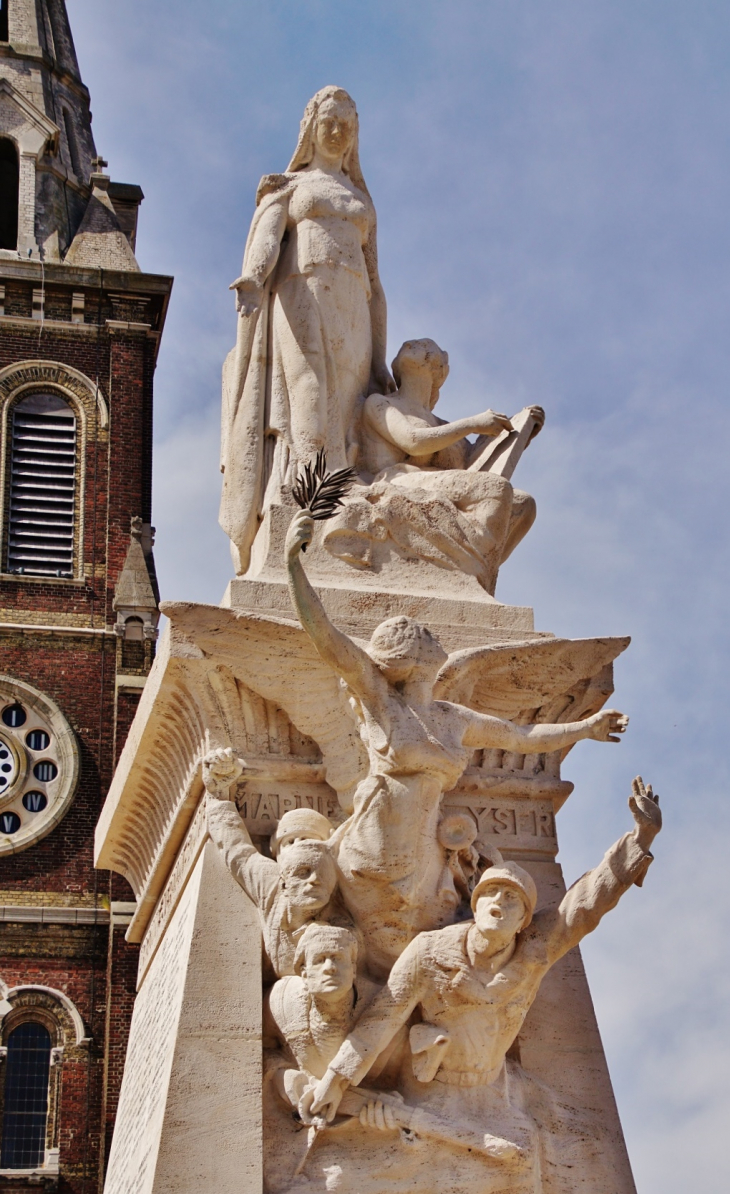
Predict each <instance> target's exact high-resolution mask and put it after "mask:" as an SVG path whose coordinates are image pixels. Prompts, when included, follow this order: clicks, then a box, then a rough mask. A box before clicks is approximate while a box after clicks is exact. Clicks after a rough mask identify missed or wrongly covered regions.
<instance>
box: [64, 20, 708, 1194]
mask: <svg viewBox="0 0 730 1194" xmlns="http://www.w3.org/2000/svg"><path fill="white" fill-rule="evenodd" d="M68 9H69V14H70V17H71V21H72V25H73V29H74V34H75V38H76V44H77V50H78V53H79V58H80V63H81V70H82V74H83V77H84V80H85V82H86V83H87V85H88V86H89V87H90V89H91V94H92V109H93V112H94V131H95V136H96V140H97V147H98V149H99V150H100V151H101V152H102V153H103V154H104V156H105V157H107V158H108V159H109V162H110V173H111V174H112V177H113V178H114V179H117V180H119V181H125V182H138V183H140V184H141V185H142V187H143V189H144V192H145V195H146V199H145V202H144V204H143V206H142V210H141V218H140V235H139V241H138V258H139V261H140V263H141V265H142V268H144V269H146V270H148V271H150V272H159V273H172V274H174V275H175V278H176V281H175V288H174V291H173V300H172V305H171V308H170V314H169V320H168V326H167V330H166V333H165V338H164V341H163V346H162V351H161V355H160V362H159V367H158V371H157V379H156V455H155V489H154V494H155V511H154V518H155V522H156V525H157V528H158V539H157V543H158V547H157V553H156V554H157V562H158V571H159V574H160V579H161V584H162V589H163V593H164V596H165V597H166V598H168V599H170V598H175V599H197V600H202V601H211V602H216V601H218V600H219V599H220V596H221V594H222V592H223V589H224V587H225V584H226V582H227V580H228V578H229V575H230V564H229V557H228V549H227V541H226V539H225V537H224V536H223V534H222V532H220V531H219V530H218V529H217V504H218V497H219V474H218V471H217V453H218V434H219V432H218V421H219V377H220V367H221V363H222V360H223V357H224V355H225V353H226V352H227V350H228V349H229V347H230V346H231V345H232V343H233V340H234V335H235V316H234V311H233V300H232V298H231V296H230V295H229V293H228V290H227V286H228V283H229V282H230V281H231V280H232V279H233V278H235V277H236V276H237V275H238V272H239V267H240V262H241V255H242V250H243V244H244V240H245V236H246V231H247V228H248V223H249V220H250V217H251V213H252V209H253V196H254V193H255V188H256V184H257V182H258V179H259V177H260V176H261V175H262V174H263V173H268V172H271V171H277V170H282V169H284V168H285V166H286V164H287V162H288V160H289V157H290V154H291V151H292V149H293V146H294V144H295V140H296V133H297V129H298V123H299V119H300V117H301V113H302V110H303V107H304V104H305V102H306V100H307V99H308V98H309V96H310V95H311V94H312V93H313V92H314V91H315V90H317V89H318V88H319V87H321V86H323V85H324V84H326V83H337V84H339V85H341V86H344V87H346V88H347V89H348V90H349V91H350V92H351V93H352V94H353V96H354V97H355V99H356V102H357V104H358V108H359V111H360V122H361V159H362V164H363V170H364V174H365V178H366V180H367V182H368V186H369V188H370V190H371V193H372V195H373V198H374V200H375V203H376V207H377V210H378V216H379V244H380V259H381V276H382V279H383V283H384V287H385V291H386V295H387V299H388V305H389V350H390V355H391V356H392V355H394V354H395V351H396V350H397V348H398V346H399V344H400V343H401V341H402V340H403V339H405V338H412V337H416V336H431V337H433V338H434V339H436V340H437V341H438V342H439V343H440V344H441V345H442V346H443V347H444V348H446V349H447V350H448V352H449V355H450V359H451V376H450V378H449V380H448V382H447V384H446V387H445V390H444V393H443V399H442V407H441V408H440V409H441V413H443V414H445V415H447V416H448V415H451V416H452V417H457V416H459V415H463V414H466V413H471V412H473V411H474V410H480V409H483V408H484V406H485V405H491V406H493V407H494V408H495V409H497V410H506V411H507V412H508V413H512V412H514V411H516V410H518V409H519V408H520V407H522V406H523V405H525V404H526V403H527V402H540V403H541V404H543V405H544V406H545V407H546V410H547V417H548V421H547V425H546V428H545V431H544V433H543V434H542V435H541V436H540V437H539V439H538V440H537V441H535V443H534V445H533V446H532V447H531V448H530V451H529V453H528V454H527V455H526V456H525V457H524V459H523V461H522V462H521V464H520V471H519V473H518V474H517V480H518V482H519V484H520V485H521V486H522V487H523V488H526V489H528V490H529V491H530V492H531V493H533V494H534V495H535V497H536V498H537V501H538V521H537V523H536V525H535V527H534V529H533V530H532V532H531V533H530V535H529V537H528V539H527V540H526V541H525V542H524V543H523V544H522V545H521V547H520V548H519V549H518V551H517V552H516V553H515V556H514V557H513V558H512V560H510V561H509V563H508V565H507V566H506V567H505V569H504V570H503V573H502V575H501V577H500V582H499V587H498V590H497V596H498V597H499V598H500V599H501V600H503V601H507V602H513V603H515V604H521V605H522V604H529V605H533V606H534V607H535V619H536V626H537V628H539V629H542V630H552V631H554V632H556V633H558V634H564V635H570V636H572V637H578V636H581V635H591V634H626V633H628V634H631V635H632V636H633V642H632V645H631V647H630V648H629V650H628V652H627V653H626V655H625V656H624V657H623V658H622V659H621V660H620V661H619V663H618V665H617V668H616V697H615V701H614V703H615V704H616V705H617V706H618V707H619V708H621V709H624V710H625V711H626V712H627V713H629V714H630V716H631V719H632V721H631V727H630V729H629V732H628V735H627V738H626V740H625V741H624V742H622V744H621V745H620V746H616V747H607V746H600V745H596V744H593V743H585V744H581V745H579V746H578V747H577V748H576V749H575V750H574V751H573V752H572V754H571V755H570V757H569V759H568V761H567V763H566V765H565V768H564V773H565V774H566V775H567V776H568V778H570V779H572V780H574V782H575V784H576V790H575V793H574V794H573V796H572V797H571V799H570V801H569V802H568V804H567V806H566V807H565V809H564V810H563V811H562V812H561V814H560V818H559V834H560V840H561V855H560V858H561V861H562V863H563V866H564V869H565V871H566V875H567V877H568V879H569V881H572V879H573V878H575V877H576V876H577V875H578V874H580V873H581V871H583V870H585V869H587V868H588V867H589V866H591V865H592V864H593V863H594V862H595V861H597V859H598V858H599V857H600V856H601V854H602V852H603V850H604V849H605V847H606V846H607V845H608V844H609V843H610V842H611V841H612V840H613V839H614V838H615V837H616V836H618V835H619V834H620V833H621V832H623V830H624V829H625V828H627V827H628V824H629V821H628V812H627V809H626V803H625V802H626V797H627V795H628V790H629V785H630V780H631V778H632V776H633V775H635V774H637V772H640V773H641V774H643V775H644V776H645V778H647V779H650V780H652V781H653V782H654V784H655V786H656V788H657V789H658V790H659V792H660V793H661V796H662V803H663V806H664V809H665V818H666V828H665V831H664V833H663V834H662V837H661V838H660V839H659V841H658V843H657V849H656V854H657V860H656V862H655V864H654V867H653V868H652V871H651V873H650V875H649V878H648V880H647V883H646V886H645V887H644V889H643V890H642V891H638V890H637V891H634V892H632V893H629V895H628V896H627V897H626V899H625V900H624V901H623V903H622V905H621V906H620V907H619V908H618V909H617V910H616V912H615V913H613V914H612V916H611V917H610V918H608V919H607V920H606V921H605V922H604V924H603V925H602V926H601V927H600V929H599V931H598V932H597V933H596V934H594V936H593V938H592V939H591V940H590V941H589V942H588V943H587V944H586V946H585V948H584V957H585V959H586V963H587V967H588V972H589V978H590V981H591V986H592V991H593V996H594V1000H595V1003H596V1008H597V1012H598V1016H599V1022H600V1025H601V1030H602V1033H603V1037H604V1043H605V1046H606V1051H607V1055H608V1059H609V1064H610V1067H611V1072H612V1076H613V1079H614V1084H615V1088H616V1094H617V1099H618V1103H619V1108H620V1111H621V1115H622V1119H623V1123H624V1128H625V1131H626V1136H627V1140H628V1144H629V1149H630V1153H631V1157H632V1162H633V1165H634V1169H635V1174H636V1179H637V1186H638V1188H639V1190H640V1192H641V1194H687V1191H688V1190H693V1191H694V1190H698V1191H699V1190H702V1191H703V1194H721V1192H723V1194H724V1191H726V1190H727V1188H728V1181H729V1178H728V1174H729V1172H730V1162H729V1161H728V1158H727V1150H726V1146H725V1137H726V1134H727V1123H728V1121H729V1117H730V1080H729V1079H728V1073H730V1023H729V1020H730V1013H729V1011H728V1009H729V1008H730V966H729V965H728V948H727V941H728V928H729V926H728V920H729V919H730V893H729V891H728V879H727V878H726V875H727V872H728V866H727V860H726V859H727V856H726V851H727V850H728V845H729V843H730V816H729V814H728V799H727V797H728V771H729V767H728V760H729V757H730V752H729V751H728V745H727V743H728V731H727V728H726V720H727V710H728V671H729V666H728V665H729V662H730V651H729V650H728V628H727V623H728V618H727V612H726V610H727V605H728V599H727V594H728V587H729V583H730V576H729V571H730V569H729V568H728V549H727V532H726V526H727V521H728V513H727V511H728V507H729V505H730V492H729V490H730V486H729V484H728V469H727V465H726V461H727V457H728V448H729V446H730V445H729V440H730V434H729V432H730V415H729V413H728V411H729V408H730V403H729V401H728V386H729V383H730V335H729V334H728V297H729V292H730V214H729V213H730V71H729V66H730V6H729V5H727V3H723V2H721V0H610V2H609V0H588V2H586V0H551V3H549V4H548V3H545V0H449V2H448V3H445V2H436V0H418V2H412V0H387V2H384V0H368V2H367V3H358V2H355V0H338V2H336V3H335V2H334V0H249V2H245V0H235V2H234V0H213V2H212V3H208V4H205V5H203V4H200V3H199V0H197V2H193V0H154V3H149V0H124V2H123V3H116V4H111V3H108V2H107V3H104V4H100V3H99V0H68Z"/></svg>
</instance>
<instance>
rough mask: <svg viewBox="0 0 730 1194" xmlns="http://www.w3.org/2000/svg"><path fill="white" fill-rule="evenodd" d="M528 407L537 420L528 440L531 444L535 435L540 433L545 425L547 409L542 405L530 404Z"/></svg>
mask: <svg viewBox="0 0 730 1194" xmlns="http://www.w3.org/2000/svg"><path fill="white" fill-rule="evenodd" d="M527 409H528V410H529V412H530V414H531V415H532V417H533V419H534V421H535V426H534V427H533V428H532V431H531V432H530V438H529V440H528V441H527V442H528V444H531V443H532V441H533V440H534V438H535V436H536V435H539V434H540V432H541V431H542V429H543V427H544V426H545V411H544V410H543V409H542V407H541V406H528V408H527Z"/></svg>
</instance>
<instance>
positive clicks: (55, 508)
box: [8, 394, 76, 576]
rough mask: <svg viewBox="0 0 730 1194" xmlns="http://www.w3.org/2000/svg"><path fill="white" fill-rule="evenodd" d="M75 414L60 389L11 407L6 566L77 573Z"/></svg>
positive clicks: (34, 571)
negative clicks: (75, 565) (75, 548)
mask: <svg viewBox="0 0 730 1194" xmlns="http://www.w3.org/2000/svg"><path fill="white" fill-rule="evenodd" d="M75 502H76V416H75V415H74V412H73V410H72V409H71V407H70V406H69V404H68V403H67V402H65V401H64V399H63V398H61V397H60V395H58V394H32V395H30V396H29V397H28V398H23V399H22V400H21V401H20V402H18V404H17V405H16V406H15V407H14V409H13V412H12V444H11V459H10V517H9V530H8V571H9V572H22V573H26V574H28V575H31V576H73V564H74V522H75V517H74V516H75Z"/></svg>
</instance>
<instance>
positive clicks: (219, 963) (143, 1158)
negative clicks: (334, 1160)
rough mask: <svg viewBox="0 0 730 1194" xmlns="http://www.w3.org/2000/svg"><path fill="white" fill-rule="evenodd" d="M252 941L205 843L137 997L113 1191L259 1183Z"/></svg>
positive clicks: (238, 900)
mask: <svg viewBox="0 0 730 1194" xmlns="http://www.w3.org/2000/svg"><path fill="white" fill-rule="evenodd" d="M252 943H253V946H254V947H253V948H252ZM256 945H257V926H256V923H255V913H254V910H253V908H252V907H251V905H250V901H249V900H247V898H246V896H245V895H244V894H243V893H242V892H241V890H240V888H239V887H238V886H237V884H236V883H235V882H234V881H233V880H232V879H231V877H230V875H229V874H228V872H227V871H226V870H225V868H224V867H222V866H221V865H220V861H219V859H218V858H217V857H216V853H215V849H214V847H213V846H212V844H210V843H208V844H207V845H206V846H204V847H203V849H202V851H201V852H200V855H199V857H198V860H197V863H196V865H195V868H194V870H193V872H192V874H190V876H189V879H188V882H187V884H186V886H185V888H184V891H183V892H182V895H181V897H180V901H179V903H178V905H177V908H176V909H175V912H174V914H173V915H172V917H171V919H170V921H169V923H168V925H167V930H166V932H165V934H164V936H163V938H162V940H161V941H160V943H159V948H158V949H157V952H156V954H155V956H154V958H153V959H152V962H151V964H150V966H149V969H148V970H147V973H146V975H145V977H144V981H143V983H142V986H141V988H140V991H139V995H138V997H137V1002H136V1004H135V1008H134V1017H133V1020H132V1028H131V1035H130V1043H129V1052H128V1055H127V1065H126V1068H125V1073H124V1081H123V1084H122V1092H121V1099H120V1105H119V1112H118V1117H117V1128H116V1131H115V1133H114V1141H113V1145H112V1150H111V1156H110V1158H109V1180H108V1183H107V1187H106V1188H107V1190H108V1191H109V1194H112V1192H114V1194H117V1191H119V1192H122V1191H123V1192H124V1194H128V1192H129V1191H135V1192H138V1194H145V1192H147V1191H152V1190H169V1191H176V1190H188V1189H193V1188H198V1189H200V1188H202V1187H203V1186H205V1185H207V1184H208V1183H210V1184H211V1185H212V1186H213V1187H214V1188H215V1189H216V1190H218V1191H221V1194H223V1192H225V1191H230V1194H234V1191H235V1194H240V1191H241V1190H257V1189H260V1188H261V1180H262V1178H261V964H260V951H259V950H258V949H257V948H256ZM233 957H235V958H236V959H237V962H236V965H234V966H232V965H231V964H230V961H231V959H232V958H233ZM244 1142H245V1147H242V1145H243V1143H244Z"/></svg>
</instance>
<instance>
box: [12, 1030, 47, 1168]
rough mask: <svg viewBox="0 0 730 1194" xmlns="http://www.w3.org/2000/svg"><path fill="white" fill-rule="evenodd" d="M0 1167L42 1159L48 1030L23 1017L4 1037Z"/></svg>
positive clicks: (30, 1165)
mask: <svg viewBox="0 0 730 1194" xmlns="http://www.w3.org/2000/svg"><path fill="white" fill-rule="evenodd" d="M7 1050H8V1052H7V1059H6V1062H5V1089H4V1098H3V1139H2V1155H1V1156H0V1168H2V1169H37V1168H38V1167H39V1166H41V1165H43V1163H44V1161H45V1151H46V1121H47V1119H48V1076H49V1072H50V1065H51V1034H50V1033H49V1031H48V1029H47V1028H46V1027H45V1025H43V1024H39V1023H37V1022H36V1021H35V1020H26V1021H24V1022H23V1023H22V1024H19V1025H18V1027H17V1028H14V1029H13V1030H12V1031H11V1032H10V1033H9V1034H8V1038H7Z"/></svg>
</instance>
